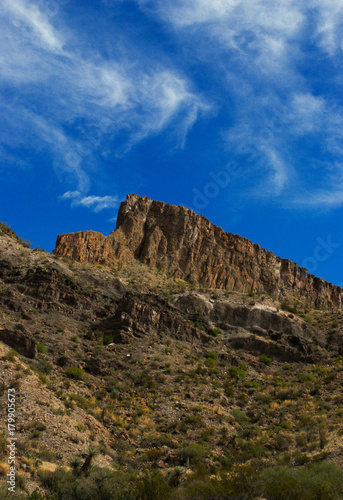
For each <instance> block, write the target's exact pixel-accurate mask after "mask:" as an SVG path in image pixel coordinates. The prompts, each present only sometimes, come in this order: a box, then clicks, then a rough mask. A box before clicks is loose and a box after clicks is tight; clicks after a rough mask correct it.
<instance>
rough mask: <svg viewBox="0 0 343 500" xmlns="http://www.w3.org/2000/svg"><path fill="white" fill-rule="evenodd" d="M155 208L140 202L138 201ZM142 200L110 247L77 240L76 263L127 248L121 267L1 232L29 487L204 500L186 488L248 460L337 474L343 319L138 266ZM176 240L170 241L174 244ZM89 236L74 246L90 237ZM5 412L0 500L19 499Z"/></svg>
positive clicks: (22, 471)
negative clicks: (330, 469) (11, 491)
mask: <svg viewBox="0 0 343 500" xmlns="http://www.w3.org/2000/svg"><path fill="white" fill-rule="evenodd" d="M150 202H151V200H150V201H148V200H146V199H139V198H137V199H136V202H135V203H134V204H133V205H132V206H133V207H134V206H135V204H136V203H137V204H138V205H139V204H140V203H142V204H143V205H144V204H146V203H147V204H149V203H150ZM154 203H155V202H151V203H150V206H151V207H152V206H153V204H154ZM156 203H157V202H156ZM157 205H158V206H160V205H159V204H158V203H157ZM132 206H131V205H130V206H128V205H125V204H124V205H123V206H122V207H121V212H120V220H119V222H118V228H117V230H116V231H115V233H113V235H112V236H110V237H108V238H107V239H105V237H103V236H102V237H101V236H94V238H95V239H96V238H100V239H99V241H100V240H101V241H103V242H104V248H103V250H101V247H99V246H94V247H92V244H93V243H92V244H90V245H89V246H88V247H87V246H85V245H84V246H82V245H80V246H79V247H74V250H75V252H76V250H77V248H78V250H79V251H80V250H81V249H82V251H83V252H84V253H83V256H81V254H80V255H75V256H76V257H77V258H78V260H86V261H88V260H91V258H94V260H95V262H97V260H99V261H100V260H101V258H100V255H101V251H103V252H104V251H105V249H106V248H107V250H106V251H108V252H109V253H110V252H114V250H113V249H114V248H115V249H116V250H115V252H116V255H117V256H120V257H121V259H122V265H121V266H118V262H117V261H116V267H117V269H114V268H113V262H114V261H112V260H111V261H110V264H111V266H110V267H109V266H106V265H99V264H96V265H94V264H92V263H89V262H78V261H77V260H71V259H70V258H68V257H67V256H66V255H64V256H59V255H56V254H53V255H49V254H47V253H46V252H44V251H41V250H30V249H29V248H27V246H26V247H25V246H23V245H22V244H21V242H20V240H19V239H18V238H17V237H15V235H13V234H12V233H10V232H8V233H7V234H3V233H1V227H0V395H1V397H2V398H3V400H4V401H5V399H6V395H7V389H8V388H9V387H14V388H15V389H16V392H17V394H18V399H17V419H16V429H17V431H16V432H17V438H18V440H17V463H16V465H17V470H18V477H20V481H19V479H18V485H19V484H20V485H21V490H22V494H23V495H25V493H24V489H25V488H26V489H27V491H29V492H32V491H33V490H34V489H36V488H39V489H40V491H41V492H43V493H44V494H45V493H47V494H48V496H46V497H43V498H44V500H45V499H50V498H51V499H56V498H57V499H59V500H60V499H61V500H64V499H65V498H70V499H72V500H73V499H74V498H80V497H82V498H85V499H86V500H97V499H98V498H101V500H103V499H105V500H107V499H111V500H112V499H117V498H118V500H119V499H120V498H123V492H122V490H123V491H124V490H125V491H129V493H127V496H126V497H125V498H129V499H134V500H138V499H140V498H159V499H164V498H168V499H169V500H170V499H174V498H175V499H176V498H203V497H199V494H198V493H196V491H195V490H194V491H193V490H189V491H188V489H189V488H193V487H194V488H195V489H196V488H199V481H203V482H205V483H206V481H210V478H213V477H216V476H217V475H220V474H221V473H223V474H224V475H223V478H225V477H229V476H230V475H232V474H235V473H236V472H239V471H242V470H243V468H244V467H247V469H244V470H248V475H249V477H250V474H251V471H253V470H255V469H254V467H259V468H261V469H262V470H263V468H268V467H270V466H273V468H274V470H275V467H276V466H277V465H278V464H283V465H296V466H300V465H302V464H304V463H312V462H321V461H322V460H329V461H331V462H335V464H337V465H339V466H341V465H342V462H343V455H342V444H343V428H342V414H343V394H342V387H343V360H342V357H341V356H342V354H343V312H342V311H340V310H339V309H336V310H332V311H328V310H327V311H324V310H306V311H305V310H303V309H300V306H298V308H297V309H295V308H294V306H289V305H287V304H282V303H281V302H280V301H277V300H275V299H273V298H272V297H270V296H268V295H266V294H260V295H259V294H257V293H256V294H253V293H250V294H248V295H246V294H243V293H240V292H231V291H228V290H220V289H214V288H212V289H207V288H206V289H204V288H197V287H196V285H195V284H194V283H190V282H186V281H184V280H181V279H180V278H178V277H176V276H174V275H172V274H171V273H170V272H169V273H167V272H164V271H163V270H158V269H156V268H155V267H154V266H147V265H146V264H144V263H142V262H139V260H138V257H141V255H143V253H144V252H143V247H142V248H141V251H140V253H139V254H137V255H135V254H134V252H133V250H131V249H130V248H129V246H128V240H127V238H128V237H129V236H128V235H129V234H130V230H129V226H130V220H131V219H130V217H131V215H132V217H133V219H132V224H131V227H132V230H133V231H134V233H135V235H136V236H134V235H133V239H134V238H135V237H137V241H136V243H135V244H134V245H133V247H132V248H137V247H138V246H139V241H143V240H144V238H146V236H145V232H144V231H143V229H144V227H143V226H145V224H143V223H142V227H143V229H142V233H141V235H140V236H139V235H137V231H136V229H135V227H136V226H135V225H136V223H137V220H138V219H139V218H141V219H142V220H143V219H144V217H145V216H143V215H142V209H141V208H139V207H138V208H137V209H136V210H137V213H136V215H135V209H134V208H132ZM161 206H162V208H163V206H164V205H163V204H162V205H161ZM130 207H131V208H130ZM164 207H166V208H165V210H171V211H173V210H176V211H177V210H179V212H183V211H184V210H185V209H183V208H179V209H176V208H175V207H170V208H168V206H164ZM125 210H127V213H125ZM154 210H156V208H154ZM130 214H131V215H130ZM190 216H191V217H194V219H197V218H199V216H196V215H195V214H192V212H190ZM149 218H150V216H149ZM149 220H151V218H150V219H149ZM199 221H200V222H201V221H202V218H199ZM200 222H199V223H200ZM205 222H206V221H205V220H204V222H203V224H205ZM161 223H162V222H161ZM206 223H207V224H208V226H209V227H211V225H210V223H208V222H206ZM137 224H138V223H137ZM123 228H125V231H124V229H123ZM212 229H213V228H212ZM212 229H211V231H212ZM165 231H167V227H165ZM213 231H214V229H213ZM147 232H148V231H147ZM180 232H181V233H182V231H181V229H180V230H178V231H172V233H171V234H172V235H175V238H177V241H178V238H179V235H180ZM93 234H94V233H86V235H85V237H81V236H80V235H77V237H79V238H80V242H82V241H83V240H84V238H88V241H89V242H91V241H93V242H94V241H95V240H94V238H93ZM70 238H73V236H70ZM92 238H93V240H92ZM101 238H102V239H101ZM111 238H112V243H111V245H110V240H111ZM62 240H63V238H62V239H61V245H62V244H63V243H62ZM105 240H106V243H105ZM64 241H65V240H64ZM106 245H108V246H106ZM170 248H171V247H170ZM70 251H71V250H70ZM92 251H94V252H100V253H99V255H98V257H97V254H96V253H93V254H91V252H92ZM65 252H66V254H67V251H66V250H65ZM130 252H131V253H130ZM173 252H174V255H175V256H176V255H177V252H178V249H177V244H176V243H175V247H174V250H173ZM109 253H108V255H109ZM156 255H157V254H156ZM136 257H137V258H136ZM116 258H117V257H113V259H116ZM128 260H132V262H130V263H127V264H125V265H124V262H125V261H128ZM155 264H156V266H157V264H158V263H157V262H155ZM155 264H154V265H155ZM166 269H169V268H168V266H167V267H166ZM176 274H178V275H180V273H176ZM11 349H14V351H13V350H11ZM5 412H6V405H5V404H4V405H2V406H1V418H0V497H1V498H6V496H5V495H6V494H7V493H6V485H5V480H6V476H5V474H6V473H7V472H8V464H7V451H6V438H7V428H6V413H5ZM91 448H95V449H96V450H97V455H96V456H95V458H94V460H93V463H94V466H95V467H94V469H91V471H88V472H89V474H88V473H87V474H85V473H82V468H81V465H82V464H85V463H88V462H87V460H88V459H89V457H90V456H91V455H90V449H91ZM257 462H258V465H256V463H257ZM58 467H61V469H58ZM249 467H250V469H249ZM70 468H72V469H73V472H72V471H71V470H70ZM156 471H160V473H159V474H158V475H157V477H158V481H159V483H158V484H157V486H158V485H159V486H158V487H157V486H156V490H154V492H153V493H152V492H151V491H152V490H151V491H150V492H149V495H148V493H147V492H145V493H144V494H143V493H142V492H141V490H140V492H139V493H137V495H136V496H130V495H131V493H130V492H131V491H132V490H133V489H135V488H140V487H141V482H140V481H141V478H142V477H143V476H144V474H146V476H144V477H146V478H147V479H146V481H147V482H146V484H147V486H146V487H147V488H153V486H149V485H150V483H149V481H150V480H152V479H153V478H155V476H156V474H157V473H156ZM197 471H198V472H197ZM199 471H200V472H199ZM201 471H202V472H201ZM267 472H268V471H267ZM228 473H229V474H228ZM111 474H112V475H111ZM113 474H116V475H115V476H113ZM118 474H121V476H118ZM125 474H126V475H125ZM196 474H202V476H200V478H199V476H197V475H196ZM218 477H219V476H218ZM230 477H231V476H230ZM149 478H150V479H149ZM243 479H244V478H243ZM211 480H212V479H211ZM219 483H220V482H219ZM264 483H265V481H262V482H261V481H259V482H258V484H264ZM84 484H86V486H87V489H86V490H82V487H83V485H84ZM116 484H117V485H118V484H119V485H120V490H121V491H119V492H118V495H117V496H116V494H115V493H113V490H114V489H115V487H116V486H115V485H116ZM100 487H101V488H103V489H102V490H101V491H100V490H99V488H100ZM306 487H307V486H306ZM71 488H75V493H72V492H71ZM158 488H160V489H159V490H158ZM170 488H171V490H170ZM211 488H212V486H211ZM18 489H19V486H18ZM76 489H78V490H77V491H76ZM200 489H201V490H203V489H204V487H203V486H201V488H200ZM80 491H82V493H80ZM167 491H169V493H168V494H169V496H165V495H166V493H165V492H167ZM197 491H198V490H197ZM204 491H205V493H206V490H205V489H204ZM211 491H212V490H211ZM205 493H204V495H205V497H204V498H209V497H210V496H209V495H207V496H206V494H205ZM262 493H263V492H260V493H259V496H261V497H263V498H267V499H268V500H269V499H274V498H278V497H277V496H276V497H275V495H274V496H268V495H267V494H263V495H262ZM254 494H255V491H254ZM1 495H2V496H1ZM49 495H51V496H49ZM80 495H81V496H80ZM96 495H97V496H96ZM197 495H198V496H197ZM227 496H228V494H226V497H227ZM212 497H213V498H223V496H221V497H220V496H219V497H216V496H214V495H213V496H212ZM21 498H25V499H26V498H30V500H37V499H39V500H42V498H41V497H39V496H37V495H35V496H32V498H31V497H26V496H22V497H21ZM230 498H249V499H250V498H253V497H252V496H251V495H250V496H249V494H248V496H246V497H242V496H239V495H238V497H236V496H234V495H233V494H231V493H230ZM285 498H294V497H292V495H291V496H289V497H285ZM302 498H303V497H302ZM309 498H311V499H312V498H317V497H309ZM333 498H336V497H333ZM338 498H339V497H338Z"/></svg>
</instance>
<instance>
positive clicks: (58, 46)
mask: <svg viewBox="0 0 343 500" xmlns="http://www.w3.org/2000/svg"><path fill="white" fill-rule="evenodd" d="M2 5H3V7H4V9H6V10H7V11H8V12H9V13H11V14H12V16H11V18H10V20H11V22H12V23H13V25H14V27H15V28H16V27H18V24H17V23H18V21H19V22H23V23H25V24H26V25H27V26H28V27H29V28H30V29H32V31H33V33H35V34H36V36H37V37H38V38H39V41H40V44H41V45H42V47H45V48H48V49H49V50H54V51H58V52H59V51H61V50H62V47H63V40H62V37H61V36H60V34H59V33H57V32H56V31H55V29H54V28H53V26H52V25H51V24H50V22H49V20H48V18H47V16H46V15H44V13H43V12H42V11H41V10H39V8H38V7H37V5H35V4H34V3H33V2H29V1H26V0H15V1H13V0H2Z"/></svg>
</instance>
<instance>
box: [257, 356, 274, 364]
mask: <svg viewBox="0 0 343 500" xmlns="http://www.w3.org/2000/svg"><path fill="white" fill-rule="evenodd" d="M260 361H261V363H264V364H265V365H267V366H270V365H271V364H272V360H271V359H270V358H268V356H266V355H265V354H261V356H260Z"/></svg>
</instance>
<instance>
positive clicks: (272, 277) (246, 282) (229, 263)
mask: <svg viewBox="0 0 343 500" xmlns="http://www.w3.org/2000/svg"><path fill="white" fill-rule="evenodd" d="M54 253H55V254H57V255H61V256H65V257H69V258H72V259H75V260H78V261H80V262H90V263H100V264H106V265H109V266H117V265H118V262H120V263H127V262H130V261H133V260H135V259H137V260H139V261H141V262H144V263H146V264H148V265H150V266H152V267H156V268H158V269H162V270H164V271H168V272H171V273H173V275H174V276H176V277H179V278H182V279H185V280H188V281H191V282H194V283H196V284H197V285H202V286H208V287H210V288H218V289H226V290H233V291H237V292H242V293H249V292H250V293H261V292H264V293H267V294H268V295H271V296H273V297H275V298H283V299H286V300H289V301H290V300H293V299H296V300H299V301H301V302H302V303H303V304H305V305H307V306H311V307H324V308H332V307H339V308H341V307H342V300H343V291H342V289H341V288H340V287H338V286H335V285H332V284H331V283H328V282H326V281H324V280H323V279H321V278H317V277H315V276H313V275H312V274H308V273H307V270H306V269H304V268H302V267H299V266H298V265H297V264H296V263H294V262H290V261H289V260H287V259H281V258H280V257H276V256H275V255H274V254H273V253H272V252H269V251H267V250H264V249H263V248H260V247H259V245H256V244H253V243H252V242H251V241H249V240H247V239H245V238H242V237H240V236H237V235H234V234H231V233H226V232H224V231H223V230H222V229H221V228H220V227H217V226H215V225H213V224H211V222H209V221H208V220H207V219H206V218H205V217H202V216H201V215H197V214H195V213H194V212H193V211H191V210H189V209H187V208H184V207H182V206H178V207H176V206H174V205H168V204H165V203H163V202H160V201H153V200H151V199H149V198H147V197H144V196H143V197H140V196H138V195H135V194H132V195H128V196H127V199H126V201H125V202H123V203H122V204H121V206H120V209H119V213H118V219H117V226H116V229H115V231H113V232H112V233H111V234H110V235H109V236H107V237H105V236H104V235H103V234H101V233H96V232H94V231H82V232H78V233H72V234H64V235H60V236H58V238H57V243H56V248H55V251H54Z"/></svg>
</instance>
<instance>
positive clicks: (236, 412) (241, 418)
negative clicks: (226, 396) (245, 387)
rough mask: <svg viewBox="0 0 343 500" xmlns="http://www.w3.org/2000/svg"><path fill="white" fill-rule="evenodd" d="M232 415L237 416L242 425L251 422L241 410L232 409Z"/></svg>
mask: <svg viewBox="0 0 343 500" xmlns="http://www.w3.org/2000/svg"><path fill="white" fill-rule="evenodd" d="M231 415H232V416H233V417H235V419H236V420H237V422H238V423H240V424H241V425H244V424H248V423H250V418H249V417H248V415H246V414H245V413H244V412H243V411H241V410H231Z"/></svg>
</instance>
